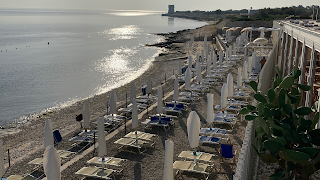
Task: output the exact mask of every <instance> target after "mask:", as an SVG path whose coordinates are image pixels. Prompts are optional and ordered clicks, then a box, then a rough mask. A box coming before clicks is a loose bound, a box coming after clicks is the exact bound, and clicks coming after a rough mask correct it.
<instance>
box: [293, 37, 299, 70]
mask: <svg viewBox="0 0 320 180" xmlns="http://www.w3.org/2000/svg"><path fill="white" fill-rule="evenodd" d="M298 49H300V48H299V37H297V39H296V47H295V49H294V60H293V62H294V66H296V67H298V57H299V55H298Z"/></svg>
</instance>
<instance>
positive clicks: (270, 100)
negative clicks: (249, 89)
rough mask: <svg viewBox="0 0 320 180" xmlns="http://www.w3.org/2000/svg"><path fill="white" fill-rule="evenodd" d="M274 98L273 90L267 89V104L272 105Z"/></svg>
mask: <svg viewBox="0 0 320 180" xmlns="http://www.w3.org/2000/svg"><path fill="white" fill-rule="evenodd" d="M275 97H276V93H275V92H274V90H273V89H269V91H268V100H269V103H272V102H273V101H274V99H275Z"/></svg>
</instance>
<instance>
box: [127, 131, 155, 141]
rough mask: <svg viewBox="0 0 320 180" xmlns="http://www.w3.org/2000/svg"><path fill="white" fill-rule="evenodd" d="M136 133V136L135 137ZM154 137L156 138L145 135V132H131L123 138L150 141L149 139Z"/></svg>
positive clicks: (148, 134) (152, 135) (151, 135)
mask: <svg viewBox="0 0 320 180" xmlns="http://www.w3.org/2000/svg"><path fill="white" fill-rule="evenodd" d="M136 132H137V135H136ZM156 136H158V135H155V134H151V133H146V132H141V131H133V132H130V133H128V134H126V135H125V136H124V137H126V138H132V139H135V138H136V137H137V138H138V139H140V140H145V141H151V138H153V137H156Z"/></svg>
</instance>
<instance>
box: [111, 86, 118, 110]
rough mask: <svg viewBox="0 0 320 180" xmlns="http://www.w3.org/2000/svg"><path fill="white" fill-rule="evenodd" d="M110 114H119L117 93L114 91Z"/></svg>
mask: <svg viewBox="0 0 320 180" xmlns="http://www.w3.org/2000/svg"><path fill="white" fill-rule="evenodd" d="M110 114H117V95H116V93H115V92H114V91H112V92H111V95H110Z"/></svg>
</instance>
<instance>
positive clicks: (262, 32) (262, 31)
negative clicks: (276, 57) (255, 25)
mask: <svg viewBox="0 0 320 180" xmlns="http://www.w3.org/2000/svg"><path fill="white" fill-rule="evenodd" d="M260 38H264V30H261V33H260Z"/></svg>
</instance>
